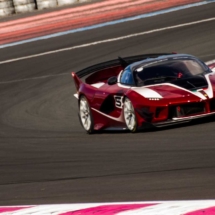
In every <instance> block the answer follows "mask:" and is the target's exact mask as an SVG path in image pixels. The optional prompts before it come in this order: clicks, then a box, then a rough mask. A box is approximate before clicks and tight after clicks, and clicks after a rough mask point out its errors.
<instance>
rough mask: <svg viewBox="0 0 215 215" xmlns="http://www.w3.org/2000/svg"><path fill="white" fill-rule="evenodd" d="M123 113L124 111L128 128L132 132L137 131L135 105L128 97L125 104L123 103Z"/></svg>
mask: <svg viewBox="0 0 215 215" xmlns="http://www.w3.org/2000/svg"><path fill="white" fill-rule="evenodd" d="M123 113H124V119H125V124H126V126H127V128H128V129H129V130H130V131H131V132H136V131H137V118H136V115H135V111H134V107H133V105H132V103H131V101H130V100H129V99H128V98H125V101H124V105H123Z"/></svg>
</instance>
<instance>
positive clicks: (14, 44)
mask: <svg viewBox="0 0 215 215" xmlns="http://www.w3.org/2000/svg"><path fill="white" fill-rule="evenodd" d="M213 2H215V0H206V1H203V2H197V3H193V4H188V5H182V6H177V7H173V8H168V9H164V10H160V11H155V12H150V13H146V14H141V15H137V16H133V17H129V18H124V19H119V20H114V21H109V22H105V23H101V24H96V25H91V26H87V27H83V28H77V29H73V30H68V31H64V32H58V33H54V34H49V35H45V36H40V37H36V38H31V39H27V40H21V41H17V42H12V43H7V44H3V45H0V49H1V48H6V47H10V46H16V45H21V44H25V43H30V42H35V41H39V40H46V39H50V38H54V37H60V36H63V35H68V34H73V33H77V32H82V31H88V30H92V29H96V28H102V27H105V26H110V25H116V24H119V23H124V22H129V21H133V20H138V19H144V18H148V17H153V16H158V15H162V14H166V13H170V12H174V11H178V10H184V9H188V8H191V7H197V6H202V5H205V4H210V3H213Z"/></svg>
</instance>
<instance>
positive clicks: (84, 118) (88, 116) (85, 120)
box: [79, 96, 94, 134]
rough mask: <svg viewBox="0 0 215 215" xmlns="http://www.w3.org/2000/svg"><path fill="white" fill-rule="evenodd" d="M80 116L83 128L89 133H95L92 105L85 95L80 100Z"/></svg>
mask: <svg viewBox="0 0 215 215" xmlns="http://www.w3.org/2000/svg"><path fill="white" fill-rule="evenodd" d="M79 116H80V121H81V124H82V126H83V128H84V129H85V130H86V132H87V133H89V134H91V133H93V128H94V123H93V117H92V113H91V110H90V105H89V103H88V101H87V99H86V97H85V96H81V98H80V100H79Z"/></svg>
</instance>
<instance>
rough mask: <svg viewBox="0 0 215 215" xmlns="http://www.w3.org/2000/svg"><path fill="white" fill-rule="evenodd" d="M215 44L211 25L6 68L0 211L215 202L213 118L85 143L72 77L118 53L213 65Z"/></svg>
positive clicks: (173, 19)
mask: <svg viewBox="0 0 215 215" xmlns="http://www.w3.org/2000/svg"><path fill="white" fill-rule="evenodd" d="M214 9H215V3H211V4H208V5H205V6H201V7H195V8H190V9H186V10H183V11H178V12H173V13H169V14H165V15H160V16H156V17H151V18H147V19H141V20H136V21H131V22H127V23H123V24H118V25H114V26H109V27H104V28H98V29H95V30H90V31H85V32H80V33H76V34H71V35H67V36H62V37H58V38H53V39H49V40H43V41H38V42H33V43H29V44H24V45H19V46H14V47H11V48H5V49H1V50H0V61H3V60H7V59H12V58H17V57H23V56H27V55H31V54H37V53H41V52H45V51H50V50H55V49H59V48H65V47H70V46H75V45H81V44H85V43H89V42H94V41H98V40H104V39H108V38H114V37H118V36H124V35H127V34H133V33H138V32H142V31H147V30H153V29H158V28H163V27H168V26H172V25H177V24H183V23H187V22H192V21H198V20H202V19H207V18H212V17H214V11H215V10H214ZM214 38H215V21H210V22H206V23H200V24H196V25H192V26H187V27H181V28H177V29H172V30H165V31H161V32H157V33H152V34H148V35H143V36H138V37H133V38H130V39H125V40H121V41H116V42H110V43H105V44H98V45H95V46H89V47H86V48H80V49H75V50H70V51H65V52H59V53H55V54H50V55H45V56H41V57H36V58H31V59H26V60H21V61H17V62H11V63H6V64H1V65H0V68H1V72H0V101H1V105H0V128H1V129H0V205H19V204H25V205H26V204H49V203H77V202H79V203H80V202H113V201H114V202H118V201H144V200H147V201H150V200H186V199H214V198H215V119H214V118H209V119H207V120H199V121H195V122H192V123H189V124H187V125H183V126H176V127H171V128H165V129H152V130H148V131H145V132H140V133H137V134H131V133H129V132H101V133H98V134H94V135H87V134H85V132H84V130H83V129H82V127H81V126H80V124H79V121H78V117H77V110H78V109H77V101H76V99H75V98H74V97H73V93H74V92H75V88H74V84H73V81H72V79H71V76H70V72H71V71H77V70H79V69H82V68H84V67H86V66H89V65H92V64H95V63H98V62H102V61H105V60H110V59H114V58H116V57H117V56H119V55H120V56H129V55H137V54H142V53H153V52H154V53H157V52H171V51H177V52H179V53H189V54H193V55H196V56H198V57H199V58H201V59H202V60H204V61H208V60H212V59H215V39H214ZM50 75H51V76H50ZM44 76H45V77H44ZM36 77H38V78H36ZM14 80H15V82H13V81H14Z"/></svg>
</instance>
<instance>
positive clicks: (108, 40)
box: [0, 17, 215, 64]
mask: <svg viewBox="0 0 215 215" xmlns="http://www.w3.org/2000/svg"><path fill="white" fill-rule="evenodd" d="M214 20H215V17H213V18H210V19H203V20H199V21H195V22H188V23H184V24H180V25H173V26H169V27H165V28H158V29H154V30H150V31H143V32H140V33H135V34H129V35H126V36H122V37H116V38H111V39H107V40H100V41H95V42H92V43H86V44H82V45H78V46H72V47H68V48H63V49H57V50H54V51H48V52H43V53H39V54H34V55H29V56H25V57H20V58H14V59H10V60H5V61H1V62H0V64H5V63H11V62H15V61H20V60H26V59H30V58H35V57H40V56H44V55H49V54H55V53H59V52H64V51H70V50H74V49H80V48H85V47H89V46H95V45H99V44H103V43H109V42H115V41H119V40H125V39H129V38H133V37H138V36H143V35H146V34H152V33H156V32H160V31H166V30H170V29H176V28H181V27H185V26H191V25H196V24H200V23H205V22H210V21H214Z"/></svg>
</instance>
